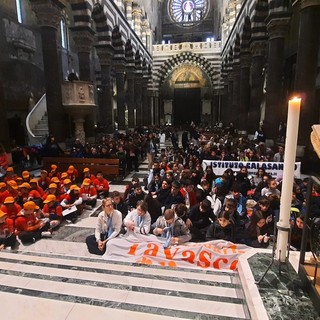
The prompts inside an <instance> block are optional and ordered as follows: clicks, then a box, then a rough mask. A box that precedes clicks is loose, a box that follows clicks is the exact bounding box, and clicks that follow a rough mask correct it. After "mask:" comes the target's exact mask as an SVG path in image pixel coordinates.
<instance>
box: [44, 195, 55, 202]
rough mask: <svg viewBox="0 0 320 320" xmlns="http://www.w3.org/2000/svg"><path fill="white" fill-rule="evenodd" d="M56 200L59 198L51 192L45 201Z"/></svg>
mask: <svg viewBox="0 0 320 320" xmlns="http://www.w3.org/2000/svg"><path fill="white" fill-rule="evenodd" d="M56 200H57V197H56V196H55V195H54V194H49V195H48V196H47V198H46V200H44V201H43V203H49V202H52V201H56Z"/></svg>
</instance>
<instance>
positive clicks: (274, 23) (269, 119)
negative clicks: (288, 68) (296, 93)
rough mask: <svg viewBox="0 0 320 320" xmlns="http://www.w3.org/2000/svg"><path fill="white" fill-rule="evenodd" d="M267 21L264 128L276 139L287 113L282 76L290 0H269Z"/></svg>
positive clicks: (269, 135)
mask: <svg viewBox="0 0 320 320" xmlns="http://www.w3.org/2000/svg"><path fill="white" fill-rule="evenodd" d="M266 22H267V31H268V34H269V39H268V73H267V75H268V76H267V91H266V110H265V119H264V129H265V132H266V135H267V137H268V138H269V139H273V140H276V139H277V137H278V127H279V122H280V121H284V120H285V117H286V114H287V103H286V102H285V93H284V90H283V81H282V77H283V66H284V44H285V37H286V35H287V33H288V27H289V22H290V14H289V12H288V2H286V1H285V0H282V1H278V0H277V1H274V0H271V1H270V2H269V16H268V17H267V20H266ZM275 114H278V117H279V118H278V121H274V115H275Z"/></svg>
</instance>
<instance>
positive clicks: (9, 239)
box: [0, 210, 16, 251]
mask: <svg viewBox="0 0 320 320" xmlns="http://www.w3.org/2000/svg"><path fill="white" fill-rule="evenodd" d="M7 216H8V215H7V213H5V212H3V211H1V210H0V251H1V250H2V249H5V248H6V247H11V248H13V247H14V245H15V243H16V236H15V234H14V224H13V220H12V219H9V218H8V217H7Z"/></svg>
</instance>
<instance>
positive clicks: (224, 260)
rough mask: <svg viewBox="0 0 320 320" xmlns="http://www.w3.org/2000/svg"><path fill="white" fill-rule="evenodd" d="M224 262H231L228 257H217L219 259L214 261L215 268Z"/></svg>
mask: <svg viewBox="0 0 320 320" xmlns="http://www.w3.org/2000/svg"><path fill="white" fill-rule="evenodd" d="M221 261H222V262H223V263H225V264H227V263H228V262H229V260H228V259H227V258H219V259H217V260H215V261H214V262H213V267H214V268H215V269H220V262H221Z"/></svg>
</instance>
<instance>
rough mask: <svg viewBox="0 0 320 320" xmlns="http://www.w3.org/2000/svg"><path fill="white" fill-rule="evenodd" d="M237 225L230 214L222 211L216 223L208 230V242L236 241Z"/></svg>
mask: <svg viewBox="0 0 320 320" xmlns="http://www.w3.org/2000/svg"><path fill="white" fill-rule="evenodd" d="M235 230H236V228H235V225H234V222H233V220H232V218H231V217H230V214H229V212H227V211H221V212H220V213H219V215H218V219H217V220H216V221H215V223H212V224H211V225H210V227H209V228H208V230H207V233H206V240H207V241H210V240H217V239H222V240H226V241H231V242H234V241H235Z"/></svg>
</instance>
